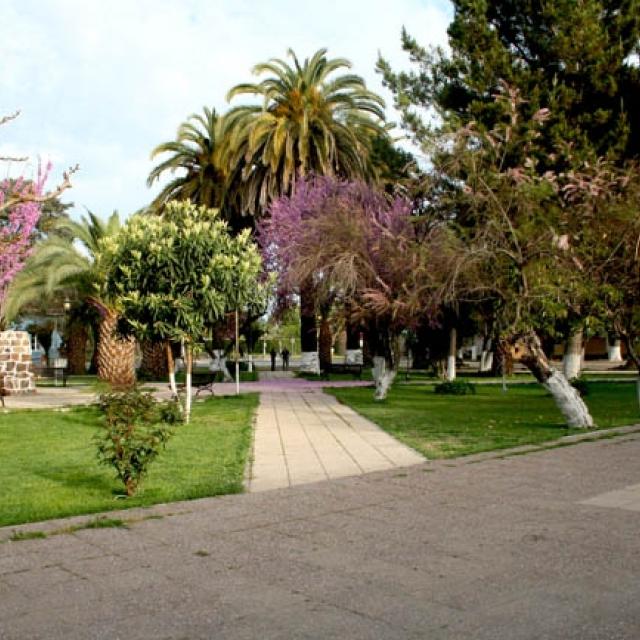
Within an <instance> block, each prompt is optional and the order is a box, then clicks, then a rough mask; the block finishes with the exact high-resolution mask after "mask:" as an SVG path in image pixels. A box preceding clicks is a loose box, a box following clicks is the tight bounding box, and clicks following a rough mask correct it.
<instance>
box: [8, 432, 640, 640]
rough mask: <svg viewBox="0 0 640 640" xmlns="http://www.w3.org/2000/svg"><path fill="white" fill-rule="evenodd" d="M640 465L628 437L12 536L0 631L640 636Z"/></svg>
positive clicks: (44, 638) (90, 635)
mask: <svg viewBox="0 0 640 640" xmlns="http://www.w3.org/2000/svg"><path fill="white" fill-rule="evenodd" d="M501 455H504V452H501ZM639 459H640V436H639V435H638V434H631V435H627V436H621V437H618V438H613V439H610V440H601V441H598V442H585V443H582V444H578V445H575V446H570V447H561V448H558V449H554V450H548V451H542V452H538V453H531V454H528V455H519V456H513V457H507V458H493V459H486V458H482V457H481V458H478V457H475V458H463V459H460V460H457V461H451V460H449V461H443V462H430V463H426V464H422V465H417V466H414V467H411V468H408V469H406V470H404V471H398V470H391V471H383V472H379V473H373V474H368V475H365V476H357V477H351V478H343V479H339V480H332V481H329V482H319V483H314V484H306V485H301V486H297V487H293V488H291V489H286V490H276V491H263V492H259V493H249V494H244V495H236V496H227V497H223V498H209V499H205V500H197V501H193V502H183V503H175V504H171V505H160V506H158V507H154V508H151V509H149V510H131V511H121V512H118V513H113V514H112V517H120V518H125V519H127V518H130V519H132V522H131V523H130V525H129V528H128V529H85V530H77V531H75V533H62V534H58V535H51V536H50V537H48V538H46V539H40V540H38V539H32V540H24V541H20V542H4V543H2V544H0V638H1V639H2V640H25V639H29V640H88V639H91V640H116V639H118V638H127V639H128V640H146V639H154V640H155V639H162V640H185V639H187V638H188V639H189V640H210V639H212V638H215V639H216V640H254V639H255V640H265V639H269V640H280V639H281V640H302V639H309V640H316V639H317V640H332V639H335V640H343V639H345V638H347V639H349V640H379V639H384V640H425V639H428V640H605V639H606V640H637V639H638V638H639V637H640V580H639V579H638V576H639V575H640V537H639V536H638V527H639V526H640V511H637V510H636V509H637V508H638V507H639V506H640V501H639V500H638V499H637V497H634V496H637V495H638V494H637V485H638V484H639V483H640V465H638V460H639ZM472 463H473V464H472ZM625 488H628V490H627V491H626V492H625V493H626V495H625V497H624V499H622V497H621V495H620V493H615V494H614V493H612V492H620V491H621V490H624V489H625ZM151 516H153V518H151ZM145 518H146V519H145ZM84 520H85V521H86V518H85V519H84ZM79 521H80V520H79V519H75V520H73V521H71V522H70V521H59V522H48V523H43V524H39V525H29V526H27V527H22V528H21V529H22V530H23V531H25V530H34V529H43V530H49V531H51V530H53V529H58V530H60V529H64V528H67V527H69V525H70V524H71V523H72V522H74V523H76V524H77V523H78V522H79ZM10 535H11V529H4V530H3V529H0V541H2V540H7V538H8V537H9V536H10Z"/></svg>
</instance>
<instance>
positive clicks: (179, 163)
mask: <svg viewBox="0 0 640 640" xmlns="http://www.w3.org/2000/svg"><path fill="white" fill-rule="evenodd" d="M202 111H203V113H202V114H195V113H194V114H192V115H191V116H189V118H188V119H187V120H186V121H185V122H183V123H182V124H181V125H180V126H179V127H178V132H177V135H176V139H175V140H172V141H170V142H163V143H162V144H159V145H158V146H157V147H156V148H155V149H154V150H153V151H152V152H151V158H152V159H153V158H156V157H157V156H160V155H163V154H167V153H169V154H171V155H170V156H168V157H166V158H165V159H164V160H163V161H162V162H160V164H158V165H156V166H155V167H154V168H153V169H152V170H151V173H150V174H149V177H148V178H147V186H148V187H151V186H153V184H154V183H155V182H157V181H159V180H160V178H161V177H162V175H163V174H165V173H166V172H169V173H171V174H178V175H176V176H175V177H174V178H173V179H172V180H171V181H170V182H169V183H168V184H166V185H165V186H164V187H163V189H162V190H161V191H160V193H159V194H158V195H157V196H156V198H155V199H154V201H153V202H152V203H151V205H150V207H149V208H150V210H151V211H159V210H161V209H162V207H164V205H165V204H166V203H167V202H169V200H190V201H191V202H193V203H194V204H198V205H205V206H206V207H209V208H215V209H220V212H221V214H222V217H223V218H224V219H225V220H226V221H227V222H228V223H229V225H230V226H231V228H232V229H233V230H235V231H240V230H242V229H243V228H245V227H247V226H251V225H252V223H253V221H252V220H251V219H250V218H249V216H248V212H245V211H243V209H242V207H241V206H240V205H241V199H240V194H239V191H238V189H239V187H241V185H239V181H238V176H239V175H240V172H239V171H238V170H237V169H238V168H237V167H234V169H233V170H230V169H229V167H228V165H227V164H225V163H224V162H223V149H224V145H225V144H226V140H227V131H228V126H227V123H226V121H225V119H224V117H223V116H220V115H219V114H218V113H216V110H215V109H208V108H207V107H203V110H202Z"/></svg>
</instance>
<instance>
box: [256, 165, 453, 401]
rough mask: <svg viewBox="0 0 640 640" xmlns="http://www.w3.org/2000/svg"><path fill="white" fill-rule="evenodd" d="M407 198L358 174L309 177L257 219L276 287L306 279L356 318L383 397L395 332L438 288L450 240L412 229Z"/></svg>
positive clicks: (429, 304)
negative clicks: (355, 177)
mask: <svg viewBox="0 0 640 640" xmlns="http://www.w3.org/2000/svg"><path fill="white" fill-rule="evenodd" d="M413 222H414V221H413V220H412V217H411V204H410V203H409V202H408V201H406V200H404V199H402V198H395V199H393V200H388V199H387V198H386V197H385V196H384V195H382V194H380V193H377V192H376V191H375V190H373V189H372V188H371V187H369V186H367V185H365V184H364V183H361V182H346V181H341V180H337V179H335V178H328V177H316V178H314V179H311V180H302V181H300V182H299V183H298V186H297V188H296V193H295V194H294V195H292V196H291V197H283V198H280V199H278V200H276V201H275V202H274V204H273V205H272V207H271V216H270V218H269V219H267V220H266V221H265V222H264V223H263V224H262V226H261V227H260V242H261V244H262V247H263V251H264V252H265V255H266V259H267V263H268V265H269V266H270V267H271V268H273V269H274V270H277V271H278V273H279V278H280V279H279V289H280V293H281V294H287V293H289V292H291V291H299V290H300V288H301V287H302V286H303V285H306V283H309V282H312V283H313V287H314V289H315V290H316V292H317V295H318V299H319V300H320V301H326V300H330V301H332V302H333V303H334V304H338V305H342V306H343V308H344V311H345V313H346V314H348V315H349V316H350V319H351V320H354V321H356V322H358V323H361V324H362V325H363V326H364V327H365V329H366V331H367V335H368V338H369V344H370V348H371V351H372V355H373V359H374V378H375V382H376V390H375V398H376V399H377V400H383V399H384V398H385V397H386V395H387V392H388V390H389V387H390V385H391V383H392V382H393V379H394V378H395V375H396V372H397V367H398V355H399V353H398V338H399V336H400V334H401V333H402V331H403V330H404V329H406V328H407V327H408V326H412V325H413V324H415V322H416V320H417V318H418V317H419V316H421V315H423V314H425V313H427V314H428V313H429V312H431V313H433V314H434V315H433V316H432V320H434V321H435V319H436V318H435V311H436V307H437V305H436V301H437V300H438V299H439V298H440V297H441V296H442V291H441V283H442V282H444V281H445V280H446V278H445V276H444V274H445V273H447V272H448V269H449V268H448V267H447V264H448V263H449V261H450V260H453V259H454V257H455V252H452V251H451V243H452V242H453V241H454V239H453V237H452V235H451V234H449V233H448V231H447V230H446V229H445V228H444V227H442V226H439V227H434V228H432V229H430V230H428V231H426V232H425V233H424V234H423V235H420V234H419V233H418V232H417V230H416V227H415V225H414V224H413Z"/></svg>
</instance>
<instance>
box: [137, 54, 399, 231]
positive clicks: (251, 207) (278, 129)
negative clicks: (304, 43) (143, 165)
mask: <svg viewBox="0 0 640 640" xmlns="http://www.w3.org/2000/svg"><path fill="white" fill-rule="evenodd" d="M288 54H289V56H290V57H291V58H292V64H289V63H288V62H287V61H285V60H282V59H271V60H269V61H268V62H266V63H262V64H258V65H256V66H255V67H254V68H253V73H254V74H255V75H258V76H264V79H263V80H262V81H261V82H259V83H254V84H239V85H237V86H235V87H234V88H233V89H231V91H229V93H228V96H227V98H228V100H232V99H233V98H235V97H236V96H250V97H251V98H258V99H259V103H257V104H256V103H254V104H244V105H238V106H235V107H233V108H231V109H230V110H229V111H228V112H227V113H226V114H224V115H219V114H217V113H216V112H215V110H212V109H208V108H206V107H205V108H204V111H203V115H195V114H194V115H192V116H190V118H189V120H188V121H187V122H185V123H183V124H182V125H180V127H179V129H178V134H177V137H176V139H175V140H174V141H171V142H166V143H163V144H161V145H158V146H157V147H156V148H155V149H154V150H153V152H152V158H155V157H157V156H159V155H162V154H170V155H169V156H168V157H166V159H165V160H163V161H162V162H161V163H160V164H158V165H157V166H155V167H154V168H153V170H152V171H151V173H150V175H149V179H148V184H149V185H152V184H154V183H155V182H156V181H157V180H159V179H160V177H161V176H162V175H163V174H164V173H166V172H170V173H172V174H177V175H176V176H175V177H174V178H173V179H172V180H171V181H170V182H169V183H168V184H167V185H166V186H165V187H164V188H163V189H162V191H161V192H160V193H159V194H158V196H157V197H156V199H155V200H154V203H153V206H152V208H153V209H156V210H158V209H160V208H162V207H163V206H164V205H165V204H166V203H167V202H168V201H170V200H172V199H178V200H184V199H187V200H191V201H192V202H194V203H196V204H199V205H205V206H207V207H217V208H220V209H221V210H222V213H223V217H225V218H226V219H227V220H228V221H230V222H232V224H234V226H235V224H236V223H237V220H238V218H240V219H242V217H243V216H244V215H247V214H251V215H255V214H257V213H260V212H261V211H262V210H263V209H264V208H265V207H266V205H267V204H268V203H269V201H270V200H271V199H272V198H274V197H276V196H278V195H281V194H283V193H287V194H288V193H291V192H292V190H293V189H294V186H295V182H296V179H297V178H298V177H299V176H304V175H307V174H309V173H316V174H320V175H338V176H341V177H344V178H365V179H368V178H372V177H373V175H374V171H373V168H372V163H371V157H370V152H371V146H372V141H373V140H374V139H375V138H377V137H380V136H386V135H387V132H386V129H385V127H384V102H383V100H382V98H380V97H379V96H377V95H376V94H375V93H373V92H371V91H369V90H368V89H367V88H366V85H365V83H364V81H363V79H362V78H361V77H360V76H357V75H355V74H351V73H345V74H342V75H336V73H337V72H339V71H340V70H342V69H349V68H350V67H351V63H350V62H349V61H348V60H346V59H344V58H335V59H330V58H328V57H327V51H326V49H320V50H319V51H317V52H316V53H315V54H314V55H313V56H312V57H311V58H307V59H305V60H304V61H303V62H302V63H301V62H300V61H299V59H298V58H297V56H296V55H295V53H294V52H293V51H291V50H289V52H288Z"/></svg>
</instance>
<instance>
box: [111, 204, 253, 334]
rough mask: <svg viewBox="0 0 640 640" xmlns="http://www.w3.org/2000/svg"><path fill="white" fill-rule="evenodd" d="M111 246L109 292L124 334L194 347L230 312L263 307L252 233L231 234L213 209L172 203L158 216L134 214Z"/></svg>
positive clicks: (246, 231) (112, 241)
mask: <svg viewBox="0 0 640 640" xmlns="http://www.w3.org/2000/svg"><path fill="white" fill-rule="evenodd" d="M107 246H108V250H109V265H110V268H109V271H108V277H107V290H108V291H109V293H110V294H111V295H113V297H114V298H115V299H116V300H117V303H118V306H119V308H120V311H121V312H122V315H123V316H124V321H123V323H122V327H121V328H122V330H123V331H124V332H125V333H132V334H134V335H136V337H138V338H140V339H144V338H148V339H152V340H171V341H180V340H185V341H186V342H188V343H193V342H195V341H197V340H199V339H201V338H202V337H203V336H204V335H205V334H206V332H207V330H208V328H209V327H211V326H212V325H214V324H215V323H216V322H217V321H219V320H220V319H221V318H223V316H224V315H225V314H226V313H229V312H231V311H234V310H235V309H238V308H240V309H242V308H246V307H257V306H261V305H263V304H264V299H265V293H266V291H265V288H264V287H263V286H262V285H261V284H260V283H259V277H260V273H261V259H260V255H259V253H258V250H257V248H256V246H255V245H254V244H253V242H252V241H251V237H250V233H249V231H248V230H245V231H243V232H241V233H240V234H238V235H237V236H235V237H234V236H231V235H230V233H229V230H228V227H227V224H226V223H225V222H224V221H223V220H221V219H220V214H219V212H218V210H216V209H208V208H206V207H198V206H196V205H194V204H193V203H191V202H187V201H182V202H178V201H171V202H169V203H168V204H167V206H166V208H165V209H164V211H163V213H162V214H161V215H160V216H147V215H134V216H133V217H132V218H131V219H130V220H129V222H128V223H127V225H126V226H125V227H124V228H123V230H122V232H121V233H120V235H119V236H117V237H116V238H114V239H112V240H110V241H109V242H108V243H107Z"/></svg>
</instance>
